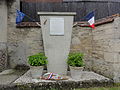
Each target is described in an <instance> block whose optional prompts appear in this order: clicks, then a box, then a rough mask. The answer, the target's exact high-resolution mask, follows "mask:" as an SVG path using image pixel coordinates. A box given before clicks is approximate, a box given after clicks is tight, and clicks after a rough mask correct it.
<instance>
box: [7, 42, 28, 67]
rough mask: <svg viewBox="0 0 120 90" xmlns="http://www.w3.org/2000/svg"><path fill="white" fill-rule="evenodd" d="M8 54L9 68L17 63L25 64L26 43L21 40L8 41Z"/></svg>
mask: <svg viewBox="0 0 120 90" xmlns="http://www.w3.org/2000/svg"><path fill="white" fill-rule="evenodd" d="M8 56H9V64H10V67H11V68H15V67H16V66H17V65H27V57H26V44H25V43H23V42H17V43H9V44H8Z"/></svg>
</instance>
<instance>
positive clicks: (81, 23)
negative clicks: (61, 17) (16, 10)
mask: <svg viewBox="0 0 120 90" xmlns="http://www.w3.org/2000/svg"><path fill="white" fill-rule="evenodd" d="M117 17H120V14H115V15H112V16H108V17H106V18H102V19H99V20H96V21H95V26H99V25H103V24H107V23H111V22H113V21H114V19H115V18H117ZM37 23H39V25H38V24H37ZM40 25H41V24H40V22H22V23H20V24H18V25H16V27H17V28H24V27H38V28H41V26H40ZM75 26H80V27H89V24H88V22H87V21H78V22H74V24H73V27H75Z"/></svg>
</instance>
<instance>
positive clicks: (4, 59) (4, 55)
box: [0, 43, 7, 71]
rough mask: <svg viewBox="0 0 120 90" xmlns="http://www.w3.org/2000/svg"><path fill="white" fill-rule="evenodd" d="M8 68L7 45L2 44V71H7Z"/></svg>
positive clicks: (0, 49)
mask: <svg viewBox="0 0 120 90" xmlns="http://www.w3.org/2000/svg"><path fill="white" fill-rule="evenodd" d="M6 66H7V45H6V43H0V71H2V70H4V69H6Z"/></svg>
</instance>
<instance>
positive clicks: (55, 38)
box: [38, 12, 76, 75]
mask: <svg viewBox="0 0 120 90" xmlns="http://www.w3.org/2000/svg"><path fill="white" fill-rule="evenodd" d="M38 15H39V16H40V21H41V26H42V36H43V43H44V51H45V55H46V56H47V57H48V65H47V69H48V72H53V73H57V74H60V75H66V74H67V63H66V61H67V60H66V59H67V57H68V54H69V51H70V43H71V34H72V26H73V16H74V15H76V13H73V12H38Z"/></svg>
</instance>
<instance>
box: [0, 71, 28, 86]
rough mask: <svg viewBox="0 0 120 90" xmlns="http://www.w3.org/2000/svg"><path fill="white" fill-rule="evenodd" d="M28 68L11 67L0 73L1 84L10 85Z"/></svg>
mask: <svg viewBox="0 0 120 90" xmlns="http://www.w3.org/2000/svg"><path fill="white" fill-rule="evenodd" d="M25 72H26V70H14V69H9V70H5V71H3V72H1V73H0V85H8V84H11V83H13V82H14V81H15V80H16V79H17V78H19V77H20V76H21V75H23V74H24V73H25Z"/></svg>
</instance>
